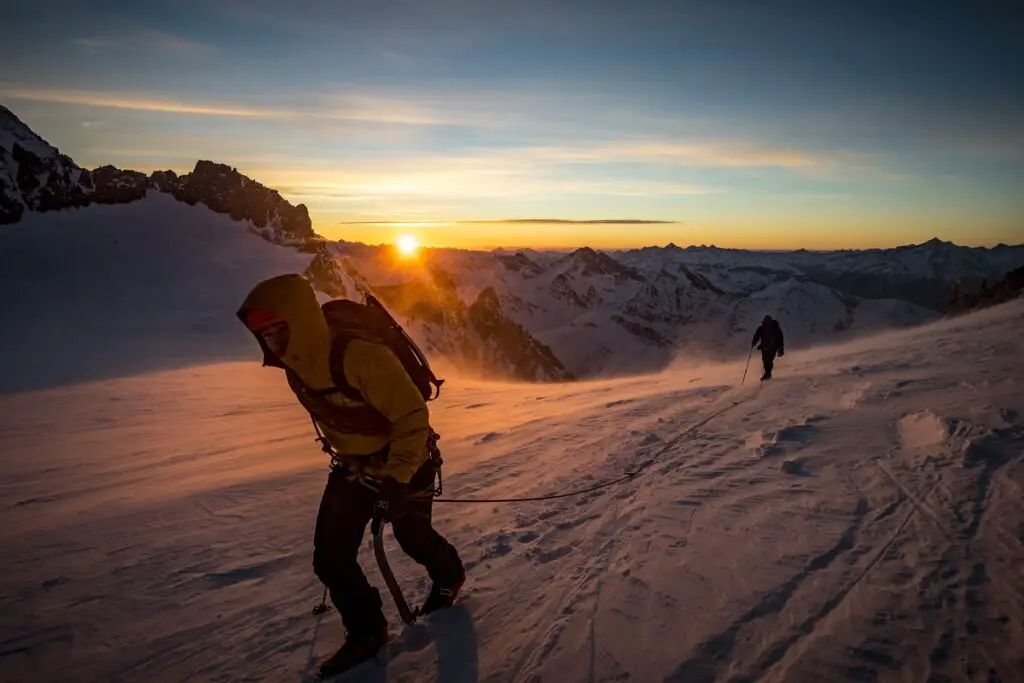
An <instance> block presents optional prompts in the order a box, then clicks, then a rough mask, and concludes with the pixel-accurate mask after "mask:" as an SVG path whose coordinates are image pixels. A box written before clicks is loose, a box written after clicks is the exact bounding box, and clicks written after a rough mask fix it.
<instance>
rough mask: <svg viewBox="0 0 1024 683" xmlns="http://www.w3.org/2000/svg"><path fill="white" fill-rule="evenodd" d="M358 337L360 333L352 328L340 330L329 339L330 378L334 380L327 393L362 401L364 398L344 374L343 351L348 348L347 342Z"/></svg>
mask: <svg viewBox="0 0 1024 683" xmlns="http://www.w3.org/2000/svg"><path fill="white" fill-rule="evenodd" d="M359 338H360V335H359V334H358V333H356V332H355V331H354V330H340V331H339V332H338V333H337V334H336V335H335V336H334V339H333V340H332V341H331V355H330V359H329V361H328V363H329V365H330V372H331V379H332V380H334V388H333V389H330V390H329V393H332V394H333V393H338V394H341V395H342V396H344V397H345V398H350V399H352V400H355V401H363V400H364V398H363V395H362V394H361V393H360V392H359V390H358V389H356V388H355V387H354V386H352V384H351V383H350V382H349V381H348V378H347V377H346V376H345V351H347V350H348V345H349V342H351V341H352V340H353V339H359Z"/></svg>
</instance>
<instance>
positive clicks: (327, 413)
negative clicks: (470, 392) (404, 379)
mask: <svg viewBox="0 0 1024 683" xmlns="http://www.w3.org/2000/svg"><path fill="white" fill-rule="evenodd" d="M320 309H321V310H322V311H323V314H324V318H325V319H326V320H327V326H328V328H329V329H330V331H331V335H332V340H331V353H330V359H329V366H330V372H331V379H333V380H334V382H335V386H334V387H331V388H329V389H319V390H317V389H313V388H312V387H310V386H308V385H307V384H306V383H305V382H303V381H302V380H301V379H300V378H299V376H298V374H296V373H295V372H294V371H293V370H291V369H286V374H287V377H288V384H289V386H290V387H291V389H292V391H293V392H295V395H296V397H297V398H298V399H299V402H300V403H301V404H302V405H303V407H305V408H306V410H307V411H308V412H309V414H310V417H312V418H313V425H314V427H317V422H320V423H321V424H323V425H325V426H327V427H330V428H331V429H334V430H336V431H339V432H353V433H356V434H380V433H387V432H389V431H390V428H391V422H390V421H389V420H388V419H387V418H386V417H384V416H383V415H382V414H381V413H380V412H378V411H377V409H375V408H374V407H373V406H370V405H361V406H340V405H338V404H337V403H334V402H332V401H330V400H328V399H327V398H326V396H328V395H330V394H335V393H340V394H342V395H343V396H345V397H347V398H350V399H354V400H356V401H360V402H363V396H362V394H361V393H360V392H359V390H358V389H356V388H355V387H353V386H352V385H351V384H349V382H348V379H347V378H346V377H345V372H344V360H345V350H346V348H347V347H348V344H349V342H351V341H352V340H353V339H364V340H367V341H371V342H374V343H377V344H383V345H384V346H387V347H388V348H389V349H391V351H392V353H394V354H395V356H396V357H397V358H398V360H399V362H401V363H402V367H404V368H405V371H406V372H407V373H408V374H409V377H410V379H412V381H413V384H415V385H416V388H417V389H419V392H420V395H421V396H423V400H425V401H433V400H435V399H436V398H437V397H438V396H440V394H441V385H442V384H444V380H443V379H438V378H437V377H436V376H435V375H434V372H433V371H432V370H431V369H430V365H429V364H428V363H427V359H426V357H425V356H424V355H423V352H422V351H421V350H420V348H419V347H418V346H417V345H416V342H414V341H413V340H412V339H411V338H410V337H409V335H408V334H406V333H405V330H403V329H402V326H401V325H399V324H398V322H397V321H396V320H395V319H394V318H392V317H391V314H389V313H388V312H387V309H385V308H384V306H383V305H381V303H380V301H378V300H377V299H376V298H375V297H374V296H372V295H370V294H367V295H366V303H363V304H360V303H357V302H355V301H350V300H347V299H334V300H331V301H328V302H326V303H324V304H322V305H321V306H320ZM317 432H318V437H321V435H320V434H319V428H317ZM431 433H432V434H435V435H436V432H433V430H431ZM436 438H439V437H436V436H435V440H436ZM324 445H325V450H326V444H324Z"/></svg>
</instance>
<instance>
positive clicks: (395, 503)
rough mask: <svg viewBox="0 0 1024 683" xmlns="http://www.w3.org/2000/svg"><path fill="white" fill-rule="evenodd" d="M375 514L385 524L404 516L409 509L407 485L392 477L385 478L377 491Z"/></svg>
mask: <svg viewBox="0 0 1024 683" xmlns="http://www.w3.org/2000/svg"><path fill="white" fill-rule="evenodd" d="M378 495H379V498H378V499H377V510H376V511H377V513H378V514H379V515H380V516H381V518H383V519H384V520H385V521H387V522H393V521H395V520H396V519H401V518H402V517H404V516H405V513H406V511H407V510H408V509H409V485H408V484H403V483H401V482H400V481H398V480H397V479H395V478H394V477H387V478H386V479H384V481H382V482H381V483H380V488H379V489H378Z"/></svg>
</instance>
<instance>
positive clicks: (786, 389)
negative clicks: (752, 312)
mask: <svg viewBox="0 0 1024 683" xmlns="http://www.w3.org/2000/svg"><path fill="white" fill-rule="evenodd" d="M1022 335H1024V301H1022V302H1013V303H1010V304H1007V305H1004V306H1000V307H997V308H993V309H989V310H986V311H983V312H980V313H976V314H972V315H970V316H967V317H963V318H958V319H952V320H946V321H942V322H939V323H936V324H933V325H930V326H927V327H922V328H918V329H914V330H903V331H900V332H895V333H890V334H885V335H879V336H876V337H872V338H870V339H862V340H858V341H856V342H852V343H848V344H844V345H833V346H829V347H821V348H815V349H806V350H795V349H794V350H792V351H791V352H790V353H788V354H787V355H786V356H785V357H784V358H783V359H780V360H779V362H778V366H777V371H776V379H773V380H771V381H770V382H767V383H764V384H761V383H758V382H756V381H753V382H752V381H750V376H749V375H748V378H747V382H746V384H745V386H742V387H741V386H737V385H738V380H739V378H740V376H741V374H742V370H743V368H742V364H741V363H733V364H725V365H720V366H714V365H705V366H702V367H700V368H697V369H693V370H687V369H685V368H679V367H677V368H676V369H673V370H671V371H667V372H664V373H662V374H659V375H651V376H634V377H628V378H622V379H616V380H602V381H590V382H580V383H571V384H564V385H524V384H496V383H478V382H470V381H464V380H460V379H459V378H449V381H448V384H446V394H445V396H444V397H443V398H442V400H440V401H438V402H437V403H436V404H432V409H433V411H432V412H433V416H434V419H435V421H436V425H437V428H438V430H439V431H440V432H441V434H442V440H441V446H442V448H443V450H444V456H445V460H446V467H445V475H446V476H445V495H447V496H452V497H484V496H487V497H491V496H498V497H511V496H524V495H538V494H544V493H546V492H560V491H564V490H567V489H568V488H577V487H585V486H592V485H594V484H596V483H599V482H601V481H604V480H606V479H610V478H615V477H618V476H621V475H622V474H623V473H624V472H626V471H630V470H631V469H632V468H634V467H636V466H637V465H638V464H640V463H641V462H643V461H645V460H646V459H648V458H650V457H651V456H652V455H654V454H655V453H658V452H659V451H660V450H662V449H664V450H665V452H664V453H663V454H662V455H661V456H660V457H659V458H658V459H657V460H656V461H655V462H654V463H653V464H652V465H651V467H650V469H649V470H648V471H647V472H646V473H644V474H643V475H641V476H640V477H637V478H635V479H633V480H630V481H628V482H626V483H624V484H622V485H620V486H616V487H613V488H610V489H606V490H601V491H596V492H592V493H588V494H585V495H582V496H580V497H578V498H569V499H559V500H551V501H542V502H535V503H523V504H486V505H454V504H450V505H442V504H438V505H437V506H436V508H435V518H436V524H437V527H438V529H439V530H440V531H441V532H442V533H444V534H445V535H446V536H448V537H449V538H450V539H451V540H452V541H453V542H454V543H455V544H456V546H457V547H458V549H459V551H460V553H461V554H462V557H463V559H464V561H465V563H466V566H467V568H468V572H469V580H468V582H467V584H466V588H465V592H464V594H463V595H464V599H463V601H462V602H461V604H460V605H458V606H457V607H455V608H453V609H451V610H448V611H446V612H442V613H439V614H436V615H434V616H432V617H430V618H427V619H424V620H422V621H421V622H418V623H416V624H414V625H411V626H405V625H404V624H402V623H401V621H400V620H399V619H398V616H397V613H396V610H395V608H394V606H393V605H392V604H391V602H390V598H389V596H388V594H387V592H386V590H384V587H383V582H382V581H381V580H380V578H379V576H378V574H377V570H376V566H375V564H374V562H373V558H372V553H371V552H370V550H369V536H367V538H366V543H365V544H364V546H365V547H364V551H363V552H362V553H361V562H362V564H363V567H364V569H365V570H366V571H367V574H368V575H369V577H370V579H371V581H372V582H374V583H375V584H376V585H378V586H379V587H381V589H382V593H383V595H384V598H385V609H386V611H387V614H388V616H389V618H390V620H391V625H392V629H393V631H394V632H395V634H396V636H397V637H396V640H395V641H394V642H393V643H392V645H391V646H389V648H388V657H387V659H386V661H385V662H384V663H371V664H368V665H366V666H364V667H362V668H360V669H358V670H356V671H354V672H352V673H351V674H350V675H348V676H346V677H344V678H339V679H337V680H339V681H341V680H344V681H352V682H356V683H367V682H370V681H374V682H380V681H402V682H413V681H424V682H426V681H444V682H455V683H476V682H479V681H488V682H491V681H494V682H511V681H530V682H539V681H566V682H573V681H588V682H589V681H624V680H631V681H657V682H672V683H676V682H678V683H683V682H685V683H701V682H708V683H711V682H715V683H726V682H728V683H745V682H752V681H764V682H782V681H785V682H787V683H789V682H801V681H815V682H817V681H905V680H906V681H947V680H950V681H953V680H982V681H1002V682H1004V683H1010V682H1014V681H1021V680H1024V677H1022V672H1024V581H1022V579H1021V577H1022V576H1024V452H1022V449H1024V446H1022V444H1024V419H1022V416H1024V391H1022V387H1021V377H1022V376H1024V375H1022V373H1021V368H1022V360H1021V358H1024V348H1022V342H1021V339H1022ZM750 374H753V373H750ZM723 408H727V410H724V411H723ZM709 415H714V417H713V418H712V419H711V420H710V421H708V422H706V423H705V424H701V425H700V426H698V427H694V425H697V424H699V423H701V422H702V421H703V420H705V419H706V418H707V417H708V416H709ZM688 429H692V431H691V432H690V433H689V434H688V435H686V437H685V438H681V439H679V440H678V441H674V439H676V438H677V437H678V436H679V435H680V434H682V433H683V432H684V431H686V430H688ZM0 452H2V454H3V455H2V457H3V470H2V472H3V474H2V475H0V477H2V478H0V492H2V499H0V505H2V506H3V509H4V511H5V512H4V515H5V516H4V520H5V524H4V526H3V529H2V531H0V543H2V545H3V547H4V549H5V551H4V554H5V559H6V562H5V563H4V565H3V569H2V573H0V607H2V608H3V610H4V613H5V620H4V622H3V626H2V629H0V679H2V680H4V681H25V682H33V683H34V682H37V681H49V680H60V681H63V682H68V683H73V682H77V681H98V680H103V681H139V680H145V681H263V680H285V681H288V680H291V681H295V680H299V681H305V680H313V676H312V674H313V672H314V671H315V666H316V662H317V661H319V660H320V659H322V658H323V657H325V656H327V655H328V654H330V653H331V652H333V650H334V649H335V648H336V647H337V646H338V645H339V644H340V642H341V639H342V637H343V632H342V628H341V625H340V622H339V620H338V617H337V613H336V612H335V611H334V610H333V609H331V610H330V611H328V612H327V613H326V614H324V615H322V616H319V617H316V616H313V615H312V614H311V612H310V610H311V608H312V607H313V605H314V604H316V602H317V601H318V600H319V597H320V592H321V587H320V585H319V584H318V582H317V581H316V579H315V577H313V575H312V568H311V548H310V543H311V535H312V525H313V520H314V517H315V514H316V507H317V504H318V502H319V497H320V494H321V491H322V486H323V483H324V480H325V476H326V465H325V463H324V462H323V460H322V457H321V456H322V454H321V453H320V451H319V450H318V448H317V447H316V444H315V443H314V442H313V435H312V433H310V431H309V428H308V419H307V418H306V416H305V414H304V413H303V412H302V411H301V409H300V408H298V407H297V406H296V405H295V403H294V401H293V400H292V399H291V397H290V396H289V394H288V393H287V388H286V387H285V386H284V382H283V381H282V379H281V377H280V375H279V374H278V373H277V371H275V370H270V369H264V368H260V367H259V365H258V363H227V364H219V365H205V366H197V367H192V368H189V369H186V370H173V371H166V372H160V373H155V374H151V375H147V376H140V377H134V378H125V379H118V380H105V381H100V382H93V383H87V384H78V385H74V386H69V387H64V388H57V389H51V390H45V391H38V392H32V393H23V394H14V395H8V396H3V397H0ZM784 463H789V464H788V465H785V466H784ZM386 544H387V547H388V551H389V558H390V559H391V562H392V566H393V568H394V570H395V573H396V576H397V577H398V578H399V580H400V582H401V584H402V586H403V589H404V590H405V592H406V594H407V598H408V599H409V600H410V602H411V603H413V604H419V603H420V601H421V600H422V599H423V597H424V596H425V594H426V592H427V590H428V588H429V586H428V584H427V581H426V577H425V575H424V573H423V572H422V570H420V568H419V567H417V566H416V565H414V564H413V563H412V562H411V561H410V560H409V559H408V558H407V557H405V556H404V555H403V554H402V553H401V552H400V550H399V549H398V547H397V544H396V543H395V542H394V540H393V538H392V537H391V535H390V533H389V534H388V536H387V541H386Z"/></svg>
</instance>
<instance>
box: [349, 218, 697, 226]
mask: <svg viewBox="0 0 1024 683" xmlns="http://www.w3.org/2000/svg"><path fill="white" fill-rule="evenodd" d="M678 223H679V221H652V220H645V219H642V218H595V219H592V220H572V219H569V218H505V219H498V220H494V219H487V220H458V221H450V224H452V225H513V224H530V225H533V224H538V225H677V224H678ZM395 224H396V223H395V221H337V225H395ZM445 224H449V223H445Z"/></svg>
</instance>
